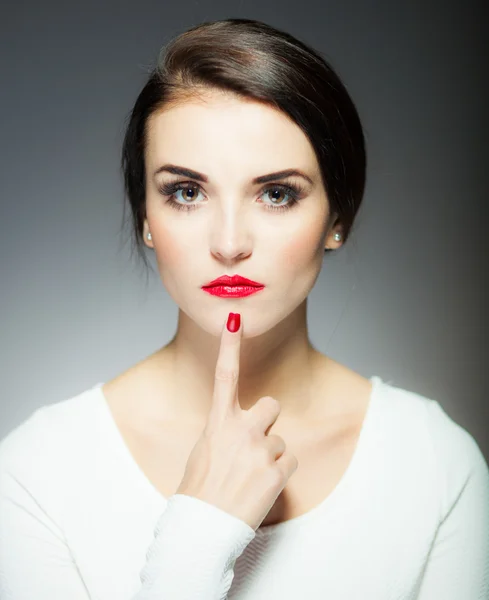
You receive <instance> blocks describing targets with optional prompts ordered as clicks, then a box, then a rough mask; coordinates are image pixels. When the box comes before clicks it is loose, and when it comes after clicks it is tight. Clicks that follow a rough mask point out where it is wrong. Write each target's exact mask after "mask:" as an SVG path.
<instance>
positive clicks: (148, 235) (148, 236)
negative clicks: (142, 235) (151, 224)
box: [146, 231, 153, 240]
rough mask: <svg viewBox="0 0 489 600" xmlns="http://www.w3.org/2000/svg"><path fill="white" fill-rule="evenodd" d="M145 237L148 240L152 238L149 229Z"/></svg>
mask: <svg viewBox="0 0 489 600" xmlns="http://www.w3.org/2000/svg"><path fill="white" fill-rule="evenodd" d="M146 237H147V238H148V240H152V239H153V238H152V237H151V232H150V231H148V233H147V235H146Z"/></svg>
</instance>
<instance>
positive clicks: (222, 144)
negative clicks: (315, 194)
mask: <svg viewBox="0 0 489 600" xmlns="http://www.w3.org/2000/svg"><path fill="white" fill-rule="evenodd" d="M147 152H148V161H149V162H151V163H152V164H156V163H158V162H161V161H164V160H170V159H171V161H172V162H176V163H178V161H180V162H181V164H187V163H189V161H191V162H192V165H193V166H194V167H195V168H197V169H199V168H201V169H202V170H204V171H205V170H207V171H208V172H211V168H210V166H207V165H209V162H208V161H209V160H212V162H213V164H215V162H216V161H219V162H220V163H221V164H223V165H225V164H231V163H234V161H239V162H240V163H241V165H242V166H243V168H244V167H245V166H246V164H249V165H250V168H254V167H253V165H257V168H260V166H261V167H263V166H264V161H266V162H265V164H266V167H270V170H273V169H274V167H277V170H279V169H281V168H289V167H298V168H300V167H303V168H309V169H310V170H312V171H313V172H314V171H317V169H318V165H317V160H316V156H315V153H314V149H313V147H312V145H311V143H310V141H309V139H308V138H307V136H306V135H305V133H304V132H303V131H302V130H301V129H300V127H299V126H298V125H297V124H296V123H294V122H293V121H292V119H290V117H289V116H288V115H286V114H285V113H283V112H281V111H279V110H277V109H275V108H273V107H272V106H269V105H267V104H264V103H260V102H257V101H253V100H248V99H242V98H239V97H237V96H234V95H231V94H225V93H221V92H208V93H206V94H205V95H204V96H202V97H199V98H192V99H189V100H185V101H184V102H183V103H182V104H179V105H176V106H173V107H170V108H167V109H163V110H162V111H161V112H159V113H156V114H154V115H152V116H151V117H150V119H149V120H148V140H147ZM179 164H180V163H179ZM197 165H199V166H198V167H197ZM189 166H190V164H189Z"/></svg>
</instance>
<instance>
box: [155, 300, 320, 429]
mask: <svg viewBox="0 0 489 600" xmlns="http://www.w3.org/2000/svg"><path fill="white" fill-rule="evenodd" d="M306 303H307V299H306V300H305V301H304V302H303V303H302V304H301V305H300V306H299V307H298V308H297V309H296V310H295V311H294V312H293V313H292V314H291V315H289V316H288V317H287V318H286V319H284V320H283V321H281V322H280V323H279V324H278V325H277V326H276V327H274V328H272V329H271V330H269V331H267V332H266V333H264V334H262V335H259V336H256V337H253V338H242V339H241V350H240V364H239V381H238V400H239V404H240V406H241V408H242V409H244V410H248V409H249V408H251V407H252V406H253V405H254V404H255V403H256V402H257V401H258V400H259V399H260V398H261V397H262V396H272V397H274V398H276V399H277V400H278V401H279V402H280V404H281V418H282V419H283V418H285V419H287V418H288V417H290V418H292V419H297V418H301V417H304V418H305V417H307V416H308V415H309V414H310V413H311V412H312V410H313V408H314V406H313V401H314V398H315V397H316V400H317V387H316V385H317V380H318V372H319V371H320V368H319V366H320V365H323V366H324V364H325V363H324V359H325V358H326V357H324V356H323V355H322V354H320V353H319V352H318V351H317V350H316V349H315V348H314V347H313V346H312V344H311V342H310V341H309V338H308V334H307V317H306ZM219 345H220V338H216V337H215V336H212V335H210V334H208V333H207V332H206V331H204V330H202V329H201V328H200V327H199V326H198V325H197V324H196V323H195V321H193V320H192V319H190V318H189V317H188V316H187V315H186V314H185V313H183V312H182V311H180V312H179V318H178V327H177V332H176V333H175V336H174V337H173V339H172V340H171V342H169V344H167V345H166V346H164V347H163V348H162V349H161V350H159V351H158V353H157V354H159V355H160V357H161V358H163V357H165V361H167V362H166V364H167V365H168V367H169V373H171V382H172V383H171V389H172V397H174V398H175V399H176V401H177V403H178V405H177V406H175V411H177V412H178V414H179V415H180V416H190V417H192V418H193V417H195V418H196V419H198V420H201V419H205V418H206V416H207V414H208V412H209V410H210V406H211V402H212V392H213V389H214V375H215V368H216V362H217V356H218V352H219Z"/></svg>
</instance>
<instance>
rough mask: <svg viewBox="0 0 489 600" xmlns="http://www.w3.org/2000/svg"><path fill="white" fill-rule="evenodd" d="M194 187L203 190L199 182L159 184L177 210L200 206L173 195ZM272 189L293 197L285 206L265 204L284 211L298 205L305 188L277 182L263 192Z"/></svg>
mask: <svg viewBox="0 0 489 600" xmlns="http://www.w3.org/2000/svg"><path fill="white" fill-rule="evenodd" d="M193 187H195V188H197V190H198V191H201V187H200V185H199V184H198V183H194V182H183V181H182V182H178V183H163V184H161V185H160V186H158V191H159V192H160V194H162V195H163V196H169V198H168V200H167V202H168V204H170V206H171V207H172V208H175V209H176V210H184V211H187V212H188V211H190V210H195V209H196V208H197V207H198V204H199V203H194V204H180V203H179V202H175V200H174V199H173V197H174V195H175V193H176V192H178V191H180V190H184V189H188V188H193ZM271 190H281V191H284V192H285V193H286V194H288V195H289V196H290V197H291V200H290V201H289V203H288V204H286V205H284V206H272V205H269V204H266V205H265V206H266V207H267V209H266V210H271V211H279V212H283V211H285V210H290V209H291V208H292V207H294V206H296V205H297V204H298V203H299V200H300V196H301V195H302V193H303V192H304V188H303V187H301V186H300V185H291V184H290V185H284V184H279V183H277V184H272V185H270V186H268V187H267V188H264V190H263V192H262V194H264V193H265V192H269V191H271Z"/></svg>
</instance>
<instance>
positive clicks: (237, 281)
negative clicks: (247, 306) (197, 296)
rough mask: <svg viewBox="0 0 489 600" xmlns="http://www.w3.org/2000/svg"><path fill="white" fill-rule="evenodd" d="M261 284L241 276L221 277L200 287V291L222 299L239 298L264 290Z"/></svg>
mask: <svg viewBox="0 0 489 600" xmlns="http://www.w3.org/2000/svg"><path fill="white" fill-rule="evenodd" d="M264 287H265V286H264V284H263V283H258V282H257V281H252V280H251V279H247V278H246V277H241V275H232V276H229V275H222V276H221V277H218V278H217V279H214V281H210V282H209V283H207V284H205V285H204V286H202V289H203V290H204V291H205V292H207V293H209V294H212V295H213V296H221V297H222V298H241V297H243V296H249V295H251V294H255V293H256V292H259V291H260V290H262V289H263V288H264Z"/></svg>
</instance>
